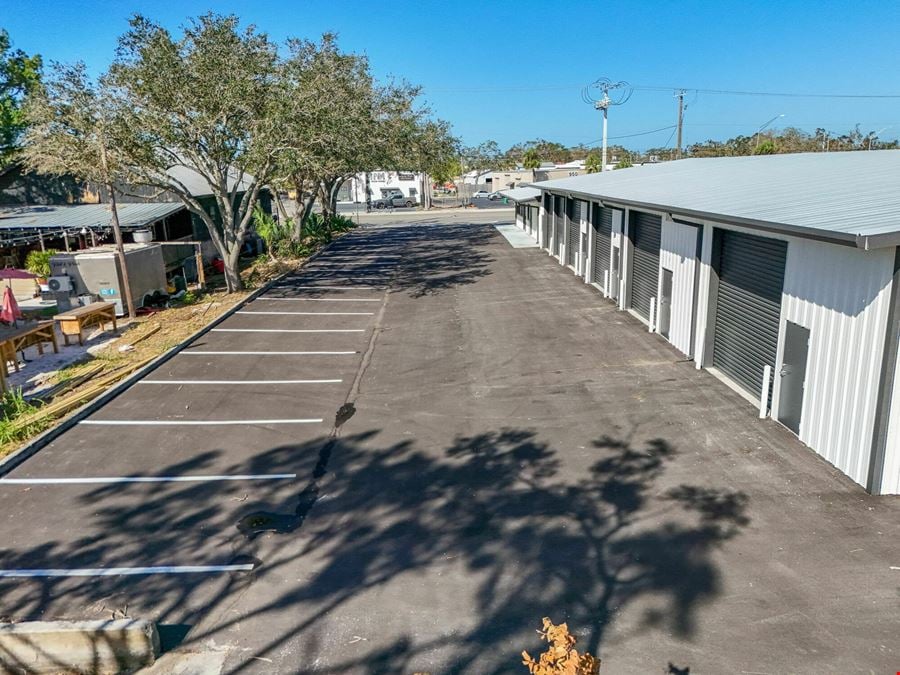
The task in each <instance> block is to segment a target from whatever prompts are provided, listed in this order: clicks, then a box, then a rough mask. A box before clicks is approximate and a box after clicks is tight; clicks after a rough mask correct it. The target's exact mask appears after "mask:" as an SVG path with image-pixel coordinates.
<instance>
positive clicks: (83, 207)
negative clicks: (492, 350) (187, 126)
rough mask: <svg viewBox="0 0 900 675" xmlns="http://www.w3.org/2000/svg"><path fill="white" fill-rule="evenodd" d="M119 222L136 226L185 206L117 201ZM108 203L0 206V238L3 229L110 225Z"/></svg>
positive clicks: (169, 203) (21, 229)
mask: <svg viewBox="0 0 900 675" xmlns="http://www.w3.org/2000/svg"><path fill="white" fill-rule="evenodd" d="M118 207H119V208H118V212H119V225H120V226H121V228H122V229H123V230H130V229H137V228H140V227H144V226H146V225H149V224H150V223H153V222H156V221H157V220H160V219H162V218H165V217H166V216H168V215H171V214H173V213H175V212H177V211H180V210H181V209H183V208H185V207H184V205H183V204H179V203H175V202H153V203H126V204H118ZM110 220H111V215H110V210H109V204H76V205H72V206H17V207H11V208H4V209H0V239H2V238H3V232H4V231H7V232H9V231H17V232H21V231H29V230H30V231H38V230H80V229H81V228H83V227H87V228H88V229H90V228H107V227H110V226H111V225H110Z"/></svg>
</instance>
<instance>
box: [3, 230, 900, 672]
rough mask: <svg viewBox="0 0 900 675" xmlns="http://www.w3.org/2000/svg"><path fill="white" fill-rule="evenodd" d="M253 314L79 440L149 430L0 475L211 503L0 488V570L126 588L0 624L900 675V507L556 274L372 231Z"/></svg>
mask: <svg viewBox="0 0 900 675" xmlns="http://www.w3.org/2000/svg"><path fill="white" fill-rule="evenodd" d="M360 261H363V264H359V263H360ZM310 287H318V290H316V289H315V288H310ZM326 311H327V312H329V314H310V313H306V312H326ZM248 312H250V313H247V314H240V315H235V316H234V317H232V318H231V319H229V320H228V321H226V322H225V323H224V324H222V326H221V327H222V328H229V329H242V331H241V332H216V333H210V334H208V335H207V336H205V337H204V338H203V339H201V340H200V341H199V342H198V343H197V344H195V345H193V346H192V347H191V348H190V349H189V350H188V352H187V353H185V354H184V355H181V356H178V357H176V358H175V359H174V360H172V361H170V362H169V363H168V364H166V366H164V368H162V369H161V372H158V373H154V374H152V375H151V376H150V377H149V378H148V379H150V380H171V381H173V383H172V384H168V385H166V384H154V383H145V384H139V385H136V386H135V387H134V388H133V389H132V390H130V391H129V392H127V393H126V394H124V395H123V396H121V397H120V398H119V399H117V400H115V401H113V402H112V403H111V404H110V405H108V406H107V407H106V408H105V409H103V410H101V411H100V412H98V413H97V414H96V415H95V418H94V419H95V420H96V421H98V422H107V423H108V422H117V421H118V422H128V421H132V422H134V421H140V420H144V421H148V420H157V421H160V420H166V421H169V422H172V424H171V425H168V426H167V425H161V426H140V425H136V426H127V425H126V426H119V425H115V424H106V425H104V424H99V425H95V426H89V425H88V426H85V425H82V426H80V427H79V428H77V429H75V430H73V431H71V432H69V433H68V434H66V435H64V436H63V437H61V438H60V439H59V440H57V441H56V442H55V443H54V444H53V445H52V446H50V447H49V448H47V449H45V450H43V451H42V452H41V453H40V454H39V455H37V456H36V457H34V458H33V459H31V460H29V461H28V462H26V463H25V464H24V465H22V466H21V467H20V468H19V469H17V470H16V471H15V472H13V474H12V475H11V476H10V478H13V477H17V478H40V477H73V476H74V477H78V476H82V477H84V476H95V477H96V476H107V477H111V476H133V475H140V476H181V477H190V476H193V477H195V478H199V477H200V476H206V477H215V476H218V477H220V478H222V477H230V478H232V479H230V480H212V479H210V480H208V481H207V482H178V483H110V484H94V485H58V484H46V485H23V484H16V485H11V484H6V485H2V484H0V509H2V511H0V513H2V514H3V516H2V520H0V533H2V537H3V551H2V553H0V569H3V570H7V571H9V570H17V569H18V570H22V569H32V570H33V569H57V570H58V569H63V570H65V569H69V570H71V569H73V568H87V569H96V568H108V567H111V566H116V567H129V566H130V567H144V568H147V571H146V574H144V575H143V576H94V577H71V576H59V577H37V578H24V579H23V578H7V579H2V578H0V615H4V616H9V617H14V618H49V617H65V618H97V617H103V616H109V615H111V614H112V613H113V612H116V611H117V610H118V611H119V612H127V613H128V614H130V615H133V616H141V617H150V618H156V619H158V620H159V621H160V622H161V623H163V624H165V625H164V633H167V634H168V635H169V638H168V639H169V640H170V644H171V643H173V642H177V641H179V640H180V641H181V646H180V647H179V649H181V650H183V651H184V652H185V653H186V654H190V655H191V656H190V658H196V654H197V653H204V652H208V653H209V654H210V659H211V660H212V661H214V662H215V663H218V664H220V665H219V666H216V667H217V669H219V670H221V671H222V672H228V673H237V672H240V673H245V672H254V673H257V672H258V673H413V672H430V673H435V674H436V673H472V674H476V673H477V674H479V675H480V674H486V673H507V672H512V673H516V672H523V670H524V669H523V667H522V666H521V665H520V656H519V654H520V652H521V651H522V650H523V649H527V650H529V651H531V652H532V653H534V652H535V651H537V650H539V649H540V644H539V642H538V641H537V640H536V634H535V632H534V631H535V629H537V628H538V627H539V626H540V621H541V617H543V616H549V617H551V618H552V619H553V620H554V621H563V620H565V621H568V622H569V626H570V628H572V629H573V631H574V632H575V634H576V635H577V636H578V638H579V647H580V648H586V649H588V650H590V651H595V652H599V654H600V656H601V657H602V658H603V660H604V669H605V670H607V671H608V672H610V673H654V672H670V673H686V672H691V673H741V672H745V673H811V674H812V673H815V674H817V675H818V674H820V673H826V672H827V673H831V672H840V673H868V672H895V671H896V669H897V667H898V666H897V664H898V663H900V650H898V641H897V636H898V635H900V612H898V601H897V588H898V585H900V570H897V569H892V567H896V566H900V557H898V553H897V551H898V545H897V543H898V541H900V500H898V499H895V498H873V497H870V496H868V495H866V494H865V493H864V492H862V491H861V490H860V489H858V488H857V487H855V486H854V485H853V484H851V483H850V482H849V481H848V480H846V479H844V478H842V477H841V476H840V475H839V474H838V473H837V472H836V471H835V470H833V469H832V468H831V467H829V466H828V465H826V464H825V463H824V462H822V461H821V460H819V459H818V458H817V457H816V456H815V455H814V454H813V453H812V452H810V451H809V450H807V449H806V448H805V447H803V446H802V444H800V443H799V442H798V441H797V440H796V438H795V437H793V436H792V435H791V434H790V433H789V432H787V431H786V430H784V429H782V428H781V427H779V426H778V425H776V424H775V423H773V422H770V421H759V420H758V419H756V417H755V411H754V409H753V407H752V406H750V405H748V404H747V403H746V402H745V401H744V400H743V399H742V398H740V397H739V396H737V395H736V394H734V393H733V392H731V391H730V390H729V389H728V388H727V387H725V386H724V385H722V384H721V383H719V382H718V381H717V380H715V379H714V378H712V377H711V376H709V375H708V374H707V373H704V372H698V371H696V370H695V369H694V368H693V364H692V363H690V362H685V361H683V359H682V358H681V357H680V355H678V354H677V353H675V352H674V351H673V350H672V349H670V348H669V346H668V345H667V344H666V343H665V342H663V341H662V340H660V339H657V338H656V337H654V336H652V335H649V334H648V333H647V332H646V329H645V328H644V327H643V326H641V325H640V324H639V323H638V322H637V321H636V320H633V319H632V318H630V317H629V316H628V315H627V314H624V313H621V312H618V311H616V310H615V309H614V307H613V306H612V305H611V304H609V303H607V302H606V301H604V300H603V299H602V298H601V296H600V295H599V294H598V293H596V292H595V291H594V290H593V289H591V288H589V287H587V286H586V285H585V284H583V283H582V282H580V281H579V280H577V279H576V278H574V277H573V276H572V275H571V274H570V273H569V272H568V271H564V270H563V269H562V268H561V267H560V266H559V265H558V263H556V262H555V261H553V260H551V259H550V258H549V257H548V256H547V255H546V253H543V252H541V251H539V250H536V249H513V248H511V247H510V246H509V244H508V243H507V242H506V241H505V240H504V239H503V238H502V237H501V236H500V235H499V234H497V232H496V230H495V229H494V228H493V227H492V226H490V225H487V224H485V225H465V224H459V223H454V224H447V225H440V224H438V225H432V224H429V225H410V226H403V227H397V228H382V229H371V230H365V231H360V232H357V233H354V234H353V235H351V236H350V237H347V238H345V239H342V240H341V241H340V242H339V244H338V245H337V246H335V248H334V249H333V250H332V251H331V252H330V253H329V254H328V255H327V256H324V257H323V258H320V259H319V261H318V262H317V263H315V264H314V265H312V266H310V267H309V268H305V269H303V270H301V272H300V273H298V274H297V275H296V276H295V277H293V278H291V279H290V280H289V281H287V282H286V283H284V284H283V285H282V286H281V287H280V288H277V289H274V290H273V291H272V292H270V293H269V294H267V296H264V297H263V298H260V299H259V300H257V301H255V302H253V303H252V304H251V306H250V307H248ZM273 312H275V313H273ZM345 312H346V314H344V313H345ZM357 312H360V313H364V314H354V313H357ZM254 314H255V315H254ZM243 329H252V330H266V331H271V330H290V331H296V330H313V329H314V330H342V331H343V330H362V331H363V332H361V333H357V332H352V333H346V332H334V333H322V332H319V333H297V332H252V333H251V332H244V331H243ZM250 351H252V352H255V353H254V354H246V353H245V354H233V353H231V352H250ZM191 352H194V353H193V354H191ZM265 352H267V353H265ZM276 352H277V353H276ZM297 352H332V353H330V354H327V355H325V354H316V355H311V354H303V355H300V354H297ZM336 352H339V353H336ZM344 352H349V353H344ZM224 379H239V380H245V381H246V382H245V383H244V384H231V385H228V386H221V385H210V384H205V385H204V384H198V383H197V382H196V381H199V380H216V381H218V380H224ZM333 379H340V380H341V381H340V382H339V383H333V382H331V383H328V384H326V383H324V382H318V383H310V382H306V383H302V382H299V381H300V380H320V381H321V380H333ZM191 380H194V381H195V382H194V383H189V381H191ZM276 380H278V381H290V383H287V382H282V383H279V384H276V383H275V382H274V381H276ZM174 381H178V382H183V383H181V384H175V383H174ZM317 419H321V420H323V421H322V422H308V423H302V422H300V420H317ZM201 420H202V421H206V422H219V423H222V422H227V421H233V420H243V421H244V423H243V424H240V425H234V426H226V425H223V424H210V425H207V426H192V425H189V424H175V423H174V422H190V421H201ZM247 420H250V421H249V422H247ZM273 420H274V421H273ZM278 420H281V422H280V423H279V422H278ZM276 476H287V477H276ZM290 476H296V477H295V478H291V477H290ZM189 565H190V566H202V565H207V566H221V567H222V568H224V567H226V566H234V567H235V568H234V569H231V568H229V569H219V568H216V569H208V570H206V571H203V572H190V573H188V572H178V573H164V572H160V571H159V568H161V567H164V566H172V567H179V566H181V567H183V566H189ZM150 568H153V569H152V570H151V569H150ZM0 573H2V572H0ZM223 651H224V652H225V653H226V656H225V658H224V659H223V658H222V653H223Z"/></svg>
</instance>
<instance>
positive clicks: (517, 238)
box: [494, 225, 538, 248]
mask: <svg viewBox="0 0 900 675" xmlns="http://www.w3.org/2000/svg"><path fill="white" fill-rule="evenodd" d="M494 228H495V229H496V230H497V232H499V233H500V234H501V235H503V238H504V239H506V241H508V242H509V245H510V246H512V247H513V248H537V246H538V243H537V241H535V239H534V237H532V236H531V235H530V234H528V233H527V232H525V231H523V230H522V229H521V228H520V227H518V226H517V225H494Z"/></svg>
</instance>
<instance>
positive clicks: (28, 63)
mask: <svg viewBox="0 0 900 675" xmlns="http://www.w3.org/2000/svg"><path fill="white" fill-rule="evenodd" d="M41 68H42V61H41V57H40V56H38V55H33V56H29V55H28V54H26V53H25V52H23V51H22V50H21V49H12V43H11V41H10V38H9V33H7V32H6V31H5V30H3V29H2V28H0V166H3V165H4V164H7V163H8V162H9V161H10V160H11V159H13V158H14V156H15V155H16V153H17V151H18V149H19V146H20V141H21V138H22V135H23V132H24V131H25V126H26V122H25V117H24V112H23V110H22V102H23V100H24V98H25V96H26V95H27V94H28V93H30V92H31V91H33V90H34V89H35V87H36V86H37V85H38V83H39V82H40V80H41Z"/></svg>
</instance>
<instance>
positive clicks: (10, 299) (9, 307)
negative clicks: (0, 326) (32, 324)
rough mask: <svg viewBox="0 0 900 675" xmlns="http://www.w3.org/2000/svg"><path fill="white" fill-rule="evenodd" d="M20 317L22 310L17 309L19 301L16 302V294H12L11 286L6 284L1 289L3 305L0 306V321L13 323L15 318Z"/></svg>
mask: <svg viewBox="0 0 900 675" xmlns="http://www.w3.org/2000/svg"><path fill="white" fill-rule="evenodd" d="M21 318H22V310H20V309H19V303H18V302H16V296H14V295H13V292H12V288H10V287H9V286H7V287H6V288H5V289H3V306H2V308H0V321H3V322H5V323H15V321H16V319H21Z"/></svg>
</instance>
